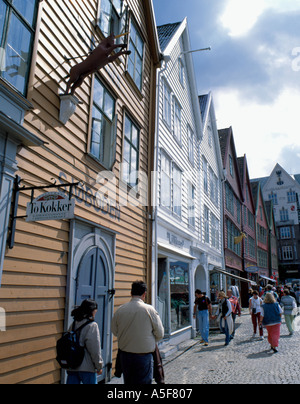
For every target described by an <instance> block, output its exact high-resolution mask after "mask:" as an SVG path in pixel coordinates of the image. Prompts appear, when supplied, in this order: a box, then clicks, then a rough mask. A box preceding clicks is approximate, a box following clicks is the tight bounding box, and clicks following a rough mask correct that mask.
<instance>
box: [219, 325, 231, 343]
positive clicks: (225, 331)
mask: <svg viewBox="0 0 300 404" xmlns="http://www.w3.org/2000/svg"><path fill="white" fill-rule="evenodd" d="M220 329H221V331H222V332H223V333H224V334H225V344H226V345H228V344H229V342H230V341H231V335H230V333H229V328H228V324H227V321H226V320H225V328H224V327H222V319H220Z"/></svg>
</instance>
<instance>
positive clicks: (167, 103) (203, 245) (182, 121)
mask: <svg viewBox="0 0 300 404" xmlns="http://www.w3.org/2000/svg"><path fill="white" fill-rule="evenodd" d="M169 25H170V26H171V25H172V24H169ZM174 26H176V30H174V32H173V35H172V37H170V39H169V42H168V44H167V46H166V47H165V49H163V50H162V51H163V56H164V63H163V66H162V68H161V70H160V72H159V73H158V76H159V77H158V91H157V130H156V135H157V136H156V148H155V152H156V153H155V157H156V171H157V181H156V191H157V192H156V201H155V203H156V205H155V206H156V210H155V218H154V219H155V220H154V226H153V230H154V231H153V244H154V245H155V246H156V254H155V257H153V262H154V267H153V271H152V273H153V278H152V289H153V292H154V293H153V304H154V305H155V307H156V308H157V310H158V312H159V313H160V316H161V318H162V320H163V323H164V327H165V333H166V336H170V337H172V338H171V339H172V340H173V341H181V340H184V339H187V338H190V337H191V336H192V335H194V334H195V325H196V324H195V320H194V319H193V305H194V300H195V297H194V292H195V289H196V288H201V289H202V290H203V291H206V292H207V294H208V295H209V291H210V289H209V270H210V269H212V268H215V267H218V268H219V269H221V268H222V265H223V243H222V237H223V232H222V219H221V218H222V214H221V207H222V203H221V201H222V196H221V183H220V181H221V173H222V164H221V154H220V150H219V149H218V148H219V143H218V134H217V128H216V123H215V121H216V120H215V116H214V110H213V105H212V98H211V95H210V94H209V97H208V99H209V102H208V103H207V109H206V110H205V114H204V117H203V118H204V119H203V120H202V117H201V111H200V105H199V98H198V94H197V85H196V81H195V75H194V67H193V60H192V57H191V54H190V53H188V52H189V51H190V50H191V48H190V41H189V32H188V24H187V20H186V19H185V20H183V21H182V23H181V24H177V25H176V24H174V25H173V28H174ZM164 27H167V26H164ZM209 126H210V128H212V134H211V145H208V144H206V143H207V131H208V130H209V128H208V127H209ZM178 127H180V130H178ZM203 155H204V156H205V158H206V160H207V162H208V166H209V167H210V168H211V170H212V172H213V173H214V175H215V178H216V182H215V184H216V188H217V192H216V193H217V196H216V199H218V203H216V202H212V200H211V198H210V184H208V190H207V194H205V193H204V192H203V186H204V185H203V183H204V178H203V166H202V161H203ZM208 173H209V171H208ZM208 181H209V174H208ZM204 203H205V205H206V206H207V208H208V209H209V212H210V214H209V226H210V227H211V214H213V215H214V217H215V218H216V220H217V222H218V231H216V233H217V234H218V235H217V241H216V240H214V241H213V242H212V240H211V233H210V239H209V241H208V242H205V239H204V220H203V214H204ZM178 205H180V206H178ZM213 243H214V244H215V247H213V246H212V245H213ZM216 247H217V248H216ZM173 343H174V342H173Z"/></svg>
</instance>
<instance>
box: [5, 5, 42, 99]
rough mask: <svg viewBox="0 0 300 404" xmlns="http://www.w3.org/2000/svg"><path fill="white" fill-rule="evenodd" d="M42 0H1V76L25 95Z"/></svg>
mask: <svg viewBox="0 0 300 404" xmlns="http://www.w3.org/2000/svg"><path fill="white" fill-rule="evenodd" d="M37 4H38V0H26V1H25V0H0V76H1V77H2V78H4V79H5V80H7V81H8V82H9V83H10V84H12V85H13V86H14V87H15V88H16V89H17V90H18V91H20V92H21V93H22V94H23V95H25V93H26V91H27V81H28V75H29V69H30V62H31V54H32V47H33V40H34V33H35V23H36V14H37Z"/></svg>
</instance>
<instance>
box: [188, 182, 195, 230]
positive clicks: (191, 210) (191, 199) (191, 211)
mask: <svg viewBox="0 0 300 404" xmlns="http://www.w3.org/2000/svg"><path fill="white" fill-rule="evenodd" d="M188 222H189V225H190V226H192V227H195V187H194V186H193V184H192V183H191V182H188Z"/></svg>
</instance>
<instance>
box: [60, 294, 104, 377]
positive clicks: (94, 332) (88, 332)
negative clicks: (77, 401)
mask: <svg viewBox="0 0 300 404" xmlns="http://www.w3.org/2000/svg"><path fill="white" fill-rule="evenodd" d="M97 310H98V304H97V302H95V301H94V300H92V299H86V300H84V301H83V302H82V303H81V305H80V306H79V307H75V309H74V310H73V311H72V313H71V315H72V317H73V318H74V322H75V323H74V329H75V330H76V329H79V328H80V327H82V326H83V325H84V324H86V323H88V324H86V325H85V326H84V328H82V331H81V332H80V337H79V343H80V345H81V346H83V347H84V348H85V349H84V358H83V361H82V363H81V365H80V366H79V367H78V368H76V369H72V370H71V369H70V370H68V371H67V374H68V378H67V384H97V374H98V375H101V374H102V367H103V359H102V355H101V339H100V331H99V327H98V324H97V323H96V321H94V320H95V316H96V313H97ZM72 328H73V326H72V327H71V328H70V331H71V329H72Z"/></svg>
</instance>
